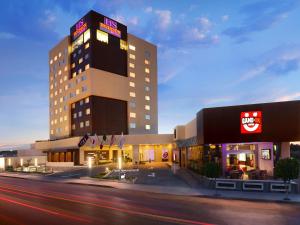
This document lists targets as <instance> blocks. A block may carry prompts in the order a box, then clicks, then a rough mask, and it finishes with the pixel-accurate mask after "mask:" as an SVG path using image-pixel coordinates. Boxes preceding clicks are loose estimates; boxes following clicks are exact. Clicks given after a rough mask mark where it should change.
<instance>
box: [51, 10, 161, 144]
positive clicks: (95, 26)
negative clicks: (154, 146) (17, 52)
mask: <svg viewBox="0 0 300 225" xmlns="http://www.w3.org/2000/svg"><path fill="white" fill-rule="evenodd" d="M49 67H50V72H49V80H50V82H49V93H50V124H49V126H50V139H51V140H54V139H60V138H66V137H73V136H83V135H85V134H87V133H89V134H95V133H96V134H98V135H104V134H106V135H107V134H121V133H123V134H156V133H157V52H156V46H155V45H153V44H151V43H149V42H146V41H144V40H142V39H140V38H137V37H135V36H133V35H131V34H128V33H127V27H126V26H125V25H123V24H121V23H118V22H116V21H114V20H112V19H109V18H107V17H105V16H103V15H101V14H98V13H96V12H94V11H90V12H89V13H88V14H86V15H85V16H84V17H83V18H82V19H80V20H79V21H78V22H77V23H76V24H75V25H74V26H72V27H71V29H70V36H67V37H65V38H64V39H63V40H62V41H61V42H60V43H59V44H58V45H56V46H55V47H54V48H53V49H52V50H51V51H50V54H49Z"/></svg>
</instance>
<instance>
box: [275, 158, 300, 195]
mask: <svg viewBox="0 0 300 225" xmlns="http://www.w3.org/2000/svg"><path fill="white" fill-rule="evenodd" d="M275 176H276V177H278V178H281V179H282V180H283V181H284V183H285V185H286V197H285V200H289V197H288V193H289V191H288V189H289V188H288V187H289V186H290V183H291V180H293V179H297V178H298V177H299V162H298V161H297V160H296V159H294V158H285V159H280V160H279V161H278V162H277V164H276V167H275Z"/></svg>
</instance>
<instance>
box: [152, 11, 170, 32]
mask: <svg viewBox="0 0 300 225" xmlns="http://www.w3.org/2000/svg"><path fill="white" fill-rule="evenodd" d="M155 14H156V15H157V16H158V27H159V28H160V29H161V30H165V29H167V28H168V27H169V25H170V24H171V17H172V13H171V11H170V10H155Z"/></svg>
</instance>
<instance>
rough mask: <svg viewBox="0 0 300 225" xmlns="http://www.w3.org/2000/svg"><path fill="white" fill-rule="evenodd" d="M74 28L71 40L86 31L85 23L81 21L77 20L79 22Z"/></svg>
mask: <svg viewBox="0 0 300 225" xmlns="http://www.w3.org/2000/svg"><path fill="white" fill-rule="evenodd" d="M75 26H76V30H75V32H74V33H73V38H77V37H78V36H79V35H80V34H82V33H83V32H84V31H86V30H87V23H85V22H84V21H83V19H81V20H79V22H78V23H76V25H75Z"/></svg>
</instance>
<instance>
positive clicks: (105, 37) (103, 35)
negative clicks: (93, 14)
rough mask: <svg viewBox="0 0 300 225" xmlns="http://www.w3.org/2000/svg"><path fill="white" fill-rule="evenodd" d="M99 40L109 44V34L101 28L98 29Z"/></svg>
mask: <svg viewBox="0 0 300 225" xmlns="http://www.w3.org/2000/svg"><path fill="white" fill-rule="evenodd" d="M97 40H98V41H101V42H104V43H107V44H108V34H107V33H105V32H103V31H101V30H97Z"/></svg>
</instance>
